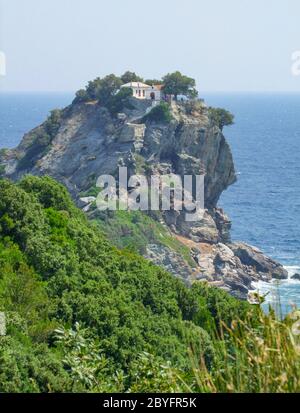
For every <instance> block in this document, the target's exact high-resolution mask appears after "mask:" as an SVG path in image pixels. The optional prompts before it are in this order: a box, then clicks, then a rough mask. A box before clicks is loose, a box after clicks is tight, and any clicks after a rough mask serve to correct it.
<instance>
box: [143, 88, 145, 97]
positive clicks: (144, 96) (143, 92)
mask: <svg viewBox="0 0 300 413" xmlns="http://www.w3.org/2000/svg"><path fill="white" fill-rule="evenodd" d="M143 96H144V97H145V89H144V90H143Z"/></svg>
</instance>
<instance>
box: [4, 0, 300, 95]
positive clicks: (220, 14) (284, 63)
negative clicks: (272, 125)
mask: <svg viewBox="0 0 300 413" xmlns="http://www.w3.org/2000/svg"><path fill="white" fill-rule="evenodd" d="M0 12H1V15H0V23H1V28H0V51H3V52H4V53H5V56H6V68H7V74H6V76H0V88H1V91H3V92H26V93H32V92H41V93H43V92H44V93H45V92H46V93H49V92H59V93H74V92H75V91H76V90H78V89H80V88H82V87H84V86H85V85H86V84H87V82H88V81H89V80H92V79H94V78H95V77H97V76H100V77H102V76H105V75H106V74H109V73H116V74H118V75H120V74H122V73H123V72H125V71H126V70H132V71H135V72H136V73H138V74H140V75H141V76H143V77H145V78H154V77H155V78H160V77H161V76H163V75H164V74H166V73H168V72H171V71H175V70H180V71H182V72H183V73H185V74H187V75H189V76H191V77H193V78H195V79H196V81H197V88H198V90H199V91H200V94H201V92H202V93H249V92H251V93H291V92H292V93H294V92H296V93H298V92H300V76H293V75H292V73H291V66H292V54H293V52H295V51H296V50H300V40H299V39H300V25H299V24H298V17H299V16H300V2H299V1H298V0H286V1H284V2H283V1H282V0H244V1H240V0H227V1H226V2H224V1H222V0H211V1H210V2H209V3H208V2H207V1H204V0H185V1H182V0H164V1H160V0H153V1H152V2H151V4H148V3H146V1H143V0H126V1H123V2H120V1H119V0H109V1H108V0H85V1H83V0H51V1H50V0H44V1H43V2H41V1H39V0H26V2H20V1H18V0H0Z"/></svg>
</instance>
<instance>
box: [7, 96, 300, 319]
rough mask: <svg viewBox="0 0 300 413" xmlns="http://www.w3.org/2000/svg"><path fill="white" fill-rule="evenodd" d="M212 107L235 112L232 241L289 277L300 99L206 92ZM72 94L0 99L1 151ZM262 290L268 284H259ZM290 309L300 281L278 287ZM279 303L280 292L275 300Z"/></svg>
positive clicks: (297, 213) (299, 213) (296, 208)
mask: <svg viewBox="0 0 300 413" xmlns="http://www.w3.org/2000/svg"><path fill="white" fill-rule="evenodd" d="M201 97H204V98H205V100H206V102H207V103H208V104H209V105H211V106H219V107H224V108H226V109H228V110H230V111H231V112H232V113H234V115H235V125H234V126H231V127H228V128H225V130H224V132H225V135H226V137H227V139H228V141H229V143H230V145H231V148H232V152H233V156H234V160H235V164H236V170H237V172H238V182H237V183H236V184H235V185H233V186H231V187H230V188H229V189H228V190H227V191H226V192H224V194H223V195H222V198H221V200H220V205H221V206H222V207H223V208H224V209H225V211H226V212H227V214H228V215H229V216H230V218H231V219H232V222H233V228H232V238H233V239H234V240H242V241H245V242H247V243H249V244H252V245H256V246H257V247H259V248H261V249H262V250H263V251H264V252H265V253H266V254H268V255H270V256H271V257H273V258H275V259H277V260H279V261H280V262H281V263H282V264H283V265H284V266H285V267H286V268H287V269H288V271H289V273H290V275H293V274H294V273H296V272H300V94H208V93H207V94H204V96H201ZM72 98H73V96H72V94H55V93H51V94H42V93H40V94H2V95H0V148H2V147H14V146H16V145H17V144H18V143H19V142H20V140H21V138H22V136H23V134H24V133H25V132H27V131H29V130H30V129H32V128H33V127H35V126H37V125H38V124H39V123H41V122H42V121H43V120H44V119H45V117H46V116H47V115H48V113H49V111H50V110H52V109H54V108H61V107H64V106H66V105H67V104H69V103H70V102H71V100H72ZM260 288H261V289H262V290H264V291H265V290H266V288H269V286H265V285H260ZM275 290H276V294H277V293H279V294H280V300H281V304H282V306H283V311H284V312H286V311H288V310H289V308H290V304H291V303H295V304H297V305H298V306H299V307H300V282H296V281H291V280H289V281H286V282H283V283H281V284H280V285H279V286H278V287H277V286H276V289H275ZM268 300H269V301H272V300H273V301H274V293H272V294H270V295H269V296H268Z"/></svg>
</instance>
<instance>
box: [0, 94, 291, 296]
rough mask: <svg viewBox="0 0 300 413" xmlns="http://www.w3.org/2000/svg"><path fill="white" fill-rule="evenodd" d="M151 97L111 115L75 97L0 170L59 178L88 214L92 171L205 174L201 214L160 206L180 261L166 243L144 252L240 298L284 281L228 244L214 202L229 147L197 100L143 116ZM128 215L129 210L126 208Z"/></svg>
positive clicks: (2, 158)
mask: <svg viewBox="0 0 300 413" xmlns="http://www.w3.org/2000/svg"><path fill="white" fill-rule="evenodd" d="M151 109H152V103H151V101H146V100H138V99H135V98H131V105H130V108H128V107H127V108H124V110H122V113H118V114H117V116H113V115H112V114H111V113H110V112H109V110H108V109H107V108H106V107H104V106H101V105H99V103H98V102H96V101H89V102H80V101H79V102H75V103H73V104H72V105H70V106H69V107H67V108H65V109H63V110H62V111H54V112H52V114H51V116H50V118H49V119H48V120H47V121H46V122H45V123H43V124H42V125H40V126H38V127H37V128H35V129H34V130H32V131H31V132H29V133H27V134H26V135H25V136H24V138H23V139H22V141H21V143H20V145H19V146H18V147H17V148H15V149H12V150H2V151H1V153H0V165H1V167H0V168H1V169H0V172H1V174H2V176H4V177H8V178H10V179H12V180H14V181H16V180H19V179H21V178H22V177H23V176H24V175H26V174H32V175H39V176H40V175H49V176H52V177H53V178H55V179H56V180H58V181H60V182H61V183H63V184H64V185H65V186H66V187H67V188H68V190H69V191H70V193H71V194H72V196H73V198H74V199H75V200H76V202H77V204H78V205H79V206H80V207H82V208H83V209H84V210H85V211H86V213H87V214H88V215H89V216H90V218H91V219H92V218H96V217H97V210H95V209H94V208H93V207H92V203H93V201H94V199H95V198H94V196H95V193H94V190H95V183H96V179H97V177H98V176H100V175H103V174H112V175H115V176H117V170H118V167H120V166H127V168H128V171H129V175H131V174H135V173H144V174H145V175H147V176H149V175H154V174H170V173H174V174H177V175H181V176H183V175H187V174H188V175H199V174H200V173H203V174H205V214H204V217H203V219H202V220H201V221H198V222H186V220H185V219H184V212H182V211H174V210H172V211H166V212H162V213H160V214H156V215H155V216H154V215H153V216H151V219H153V220H158V221H159V222H160V224H161V226H162V227H163V228H164V231H166V233H168V235H169V236H170V237H173V238H174V239H176V242H179V243H180V244H182V245H183V246H184V247H185V248H188V250H189V254H190V257H189V259H186V257H184V256H183V255H182V254H180V252H178V250H174V249H172V247H171V246H166V245H162V244H161V243H156V242H155V241H154V242H153V240H152V241H149V243H148V245H147V247H146V250H145V251H144V252H143V255H144V256H145V257H147V258H148V259H150V260H152V261H153V262H154V263H155V264H157V265H161V266H164V267H165V268H167V269H168V271H170V272H171V273H173V274H174V275H175V276H178V277H181V278H183V279H184V280H185V281H186V282H187V283H193V282H199V281H205V280H206V281H208V282H209V283H211V284H212V285H215V286H218V287H220V288H222V289H224V290H226V291H229V292H230V293H231V294H232V295H234V296H236V297H238V298H242V299H245V298H247V294H248V292H249V291H250V290H251V283H252V282H253V281H258V280H263V281H270V280H271V279H272V278H276V279H284V278H287V276H288V274H287V272H286V271H285V269H284V268H283V267H282V265H280V264H279V263H277V262H275V261H274V260H272V259H271V258H269V257H266V256H265V255H264V254H263V253H262V252H261V251H260V250H258V249H257V248H255V247H252V246H250V245H247V244H244V243H242V242H232V240H231V237H230V229H231V222H230V219H229V218H228V216H227V215H226V214H225V212H224V211H223V210H222V209H220V208H218V200H219V197H220V195H221V193H222V192H223V191H224V190H226V189H227V188H228V187H229V186H230V185H232V184H233V183H234V182H235V181H236V179H237V178H236V173H235V168H234V162H233V158H232V154H231V150H230V147H229V145H228V143H227V141H226V139H225V137H224V135H223V133H222V132H221V130H220V129H219V127H218V126H217V125H216V124H215V123H214V122H213V121H212V119H211V118H210V116H209V111H208V108H207V106H206V105H205V103H204V102H202V101H196V102H192V101H190V102H185V103H183V102H181V103H179V102H172V104H171V105H170V114H171V120H170V121H154V120H151V119H149V118H147V116H146V115H147V114H148V113H149V112H150V111H151ZM128 213H130V212H128Z"/></svg>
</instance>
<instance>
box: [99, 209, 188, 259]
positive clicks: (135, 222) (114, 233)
mask: <svg viewBox="0 0 300 413" xmlns="http://www.w3.org/2000/svg"><path fill="white" fill-rule="evenodd" d="M95 221H96V223H97V225H99V227H100V228H101V230H102V231H103V233H105V235H106V236H107V238H108V239H109V240H110V241H111V242H112V243H113V245H115V246H117V247H118V248H123V249H124V248H126V249H128V250H130V251H132V252H136V253H138V254H145V252H146V247H147V245H148V244H158V245H163V246H165V247H169V248H171V249H172V250H173V251H176V252H178V253H179V254H180V255H181V256H182V257H183V258H184V259H185V260H186V262H187V263H188V264H189V265H190V266H191V267H193V266H195V261H194V260H193V259H192V258H191V255H190V250H189V248H188V247H186V246H184V245H183V244H182V243H181V242H179V241H178V240H177V239H176V238H174V236H172V235H171V234H170V232H169V230H168V229H167V228H165V227H164V226H163V225H162V224H161V223H160V222H158V221H157V220H156V219H155V218H154V217H152V216H150V215H147V214H146V213H144V212H142V211H130V212H128V211H109V212H107V213H106V212H100V211H97V212H96V219H95Z"/></svg>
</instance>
